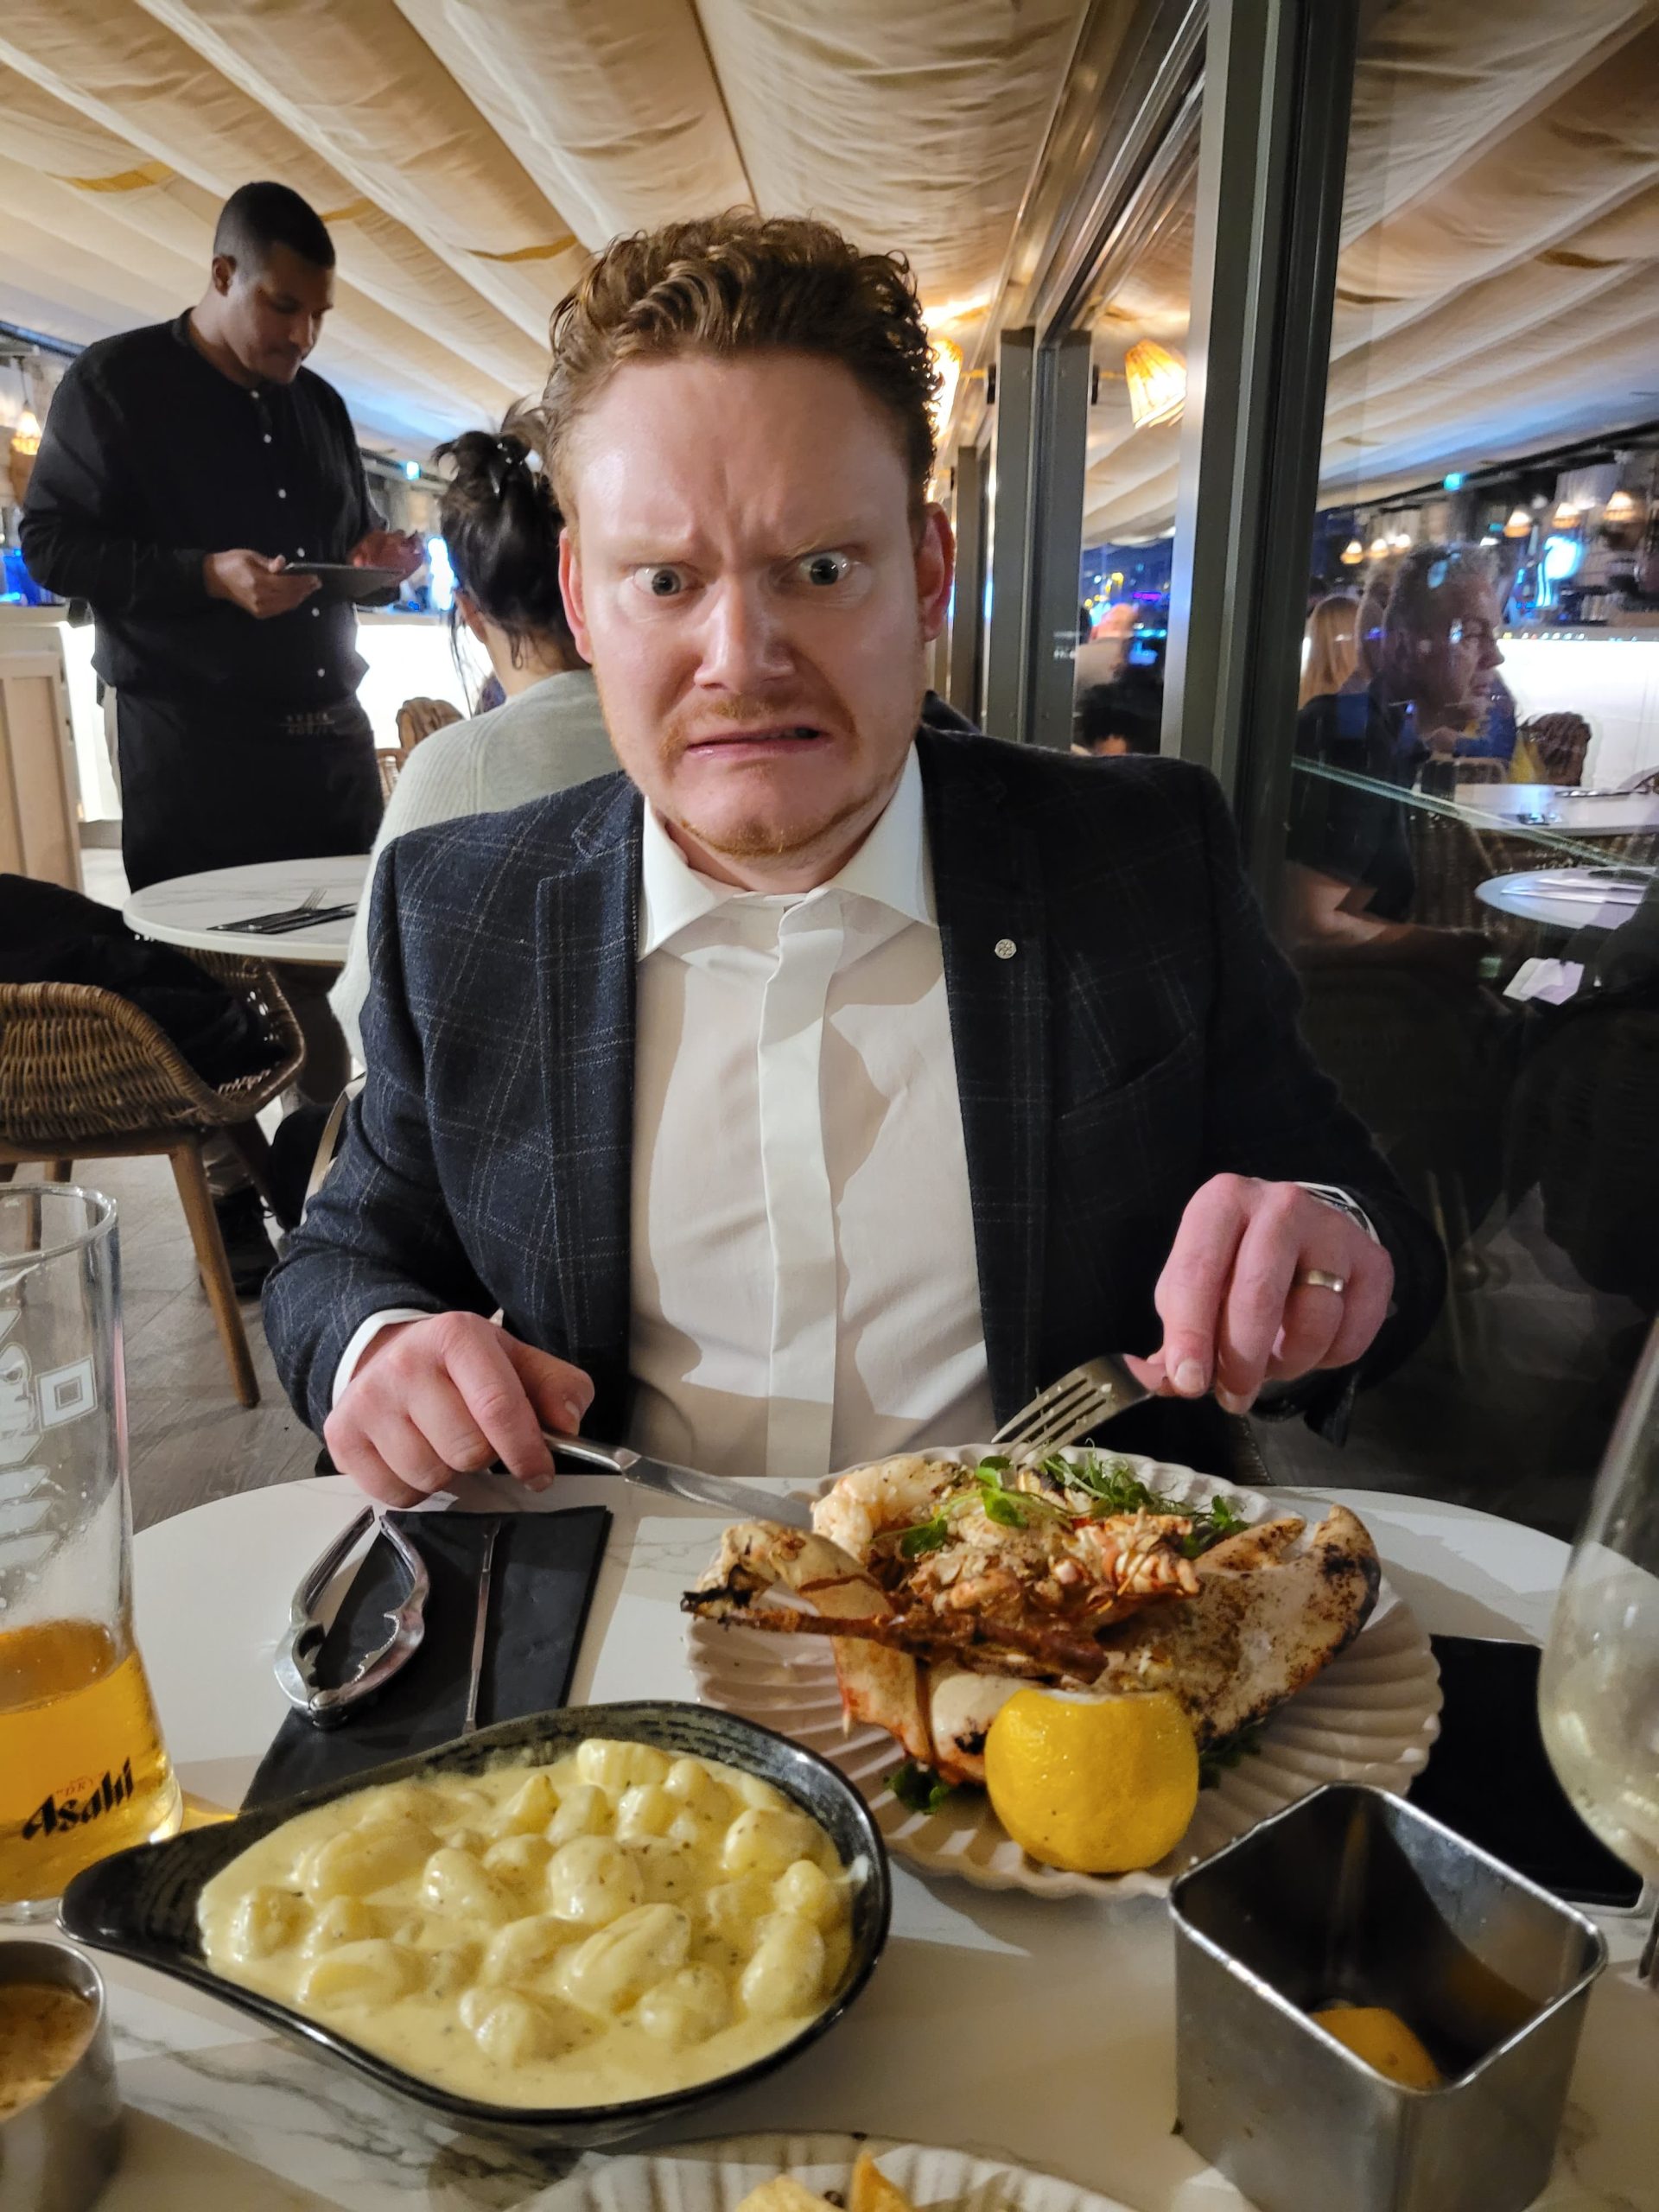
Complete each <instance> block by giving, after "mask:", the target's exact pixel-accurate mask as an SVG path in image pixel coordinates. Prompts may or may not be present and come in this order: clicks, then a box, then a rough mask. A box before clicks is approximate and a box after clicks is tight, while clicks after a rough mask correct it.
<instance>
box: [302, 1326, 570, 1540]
mask: <svg viewBox="0 0 1659 2212" xmlns="http://www.w3.org/2000/svg"><path fill="white" fill-rule="evenodd" d="M593 1399H594V1386H593V1384H592V1383H591V1382H590V1381H589V1380H588V1377H587V1376H585V1375H584V1374H583V1373H582V1370H581V1369H580V1368H579V1367H572V1366H570V1365H569V1363H568V1362H566V1361H564V1360H563V1359H555V1358H554V1357H553V1356H552V1354H551V1353H550V1352H544V1351H534V1350H533V1349H532V1348H531V1346H530V1345H529V1344H520V1343H519V1341H518V1338H516V1337H510V1336H509V1335H508V1334H507V1332H506V1331H505V1329H502V1328H498V1327H497V1325H495V1323H494V1322H493V1321H486V1320H483V1319H480V1316H479V1315H478V1314H476V1313H435V1314H433V1315H431V1316H430V1317H429V1319H425V1320H422V1321H392V1322H389V1323H388V1324H387V1325H386V1326H385V1328H384V1329H382V1330H381V1331H380V1332H379V1334H378V1336H376V1337H374V1338H372V1339H371V1341H370V1343H369V1344H368V1347H367V1349H366V1350H365V1352H364V1354H363V1357H362V1358H361V1359H360V1360H359V1362H358V1363H357V1368H356V1370H355V1372H354V1373H353V1376H352V1379H351V1381H350V1382H349V1383H347V1384H346V1388H345V1389H344V1390H343V1391H342V1392H341V1393H340V1402H339V1403H338V1405H336V1406H335V1408H334V1411H333V1413H331V1414H329V1416H328V1419H327V1421H326V1422H325V1423H324V1425H323V1431H322V1435H323V1441H324V1442H325V1443H326V1444H327V1446H328V1452H329V1456H330V1458H331V1459H333V1460H334V1465H335V1466H337V1467H338V1468H339V1469H340V1472H341V1474H343V1475H349V1476H350V1477H351V1478H352V1480H353V1482H354V1483H357V1484H359V1486H360V1487H361V1488H362V1489H364V1490H365V1491H367V1492H368V1493H369V1496H370V1497H373V1498H378V1500H379V1502H380V1503H381V1504H383V1505H415V1504H418V1503H419V1502H420V1500H421V1499H422V1498H423V1497H426V1496H428V1495H429V1493H430V1492H431V1491H436V1490H442V1489H443V1487H444V1486H445V1484H447V1483H448V1481H449V1480H450V1478H451V1477H452V1476H453V1475H454V1473H456V1472H457V1471H460V1472H469V1471H474V1470H476V1469H479V1468H482V1467H487V1466H490V1465H493V1462H494V1461H496V1460H497V1459H499V1461H500V1462H501V1464H502V1465H503V1466H504V1467H505V1469H506V1470H507V1471H508V1473H509V1474H512V1475H516V1476H518V1479H519V1480H520V1481H521V1482H522V1483H524V1485H525V1486H526V1488H528V1489H531V1490H545V1489H546V1488H547V1486H548V1484H550V1482H551V1481H552V1480H553V1461H552V1458H551V1456H550V1453H549V1452H548V1448H547V1446H546V1445H545V1444H543V1441H542V1435H541V1432H542V1430H543V1428H550V1429H557V1430H561V1431H563V1433H565V1434H567V1435H571V1436H574V1435H575V1432H576V1430H577V1429H578V1428H579V1427H580V1426H581V1423H582V1415H583V1414H585V1413H586V1412H587V1410H588V1407H589V1406H590V1405H591V1404H592V1403H593Z"/></svg>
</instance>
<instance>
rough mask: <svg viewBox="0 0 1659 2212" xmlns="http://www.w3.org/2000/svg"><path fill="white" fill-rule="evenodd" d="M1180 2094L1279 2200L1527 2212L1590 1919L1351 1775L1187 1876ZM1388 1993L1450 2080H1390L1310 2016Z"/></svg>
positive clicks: (1326, 2206) (1295, 2206)
mask: <svg viewBox="0 0 1659 2212" xmlns="http://www.w3.org/2000/svg"><path fill="white" fill-rule="evenodd" d="M1170 1904H1171V1908H1172V1910H1173V1917H1174V1922H1175V1931H1176V1932H1175V1975H1176V2006H1177V2038H1178V2044H1177V2103H1178V2108H1179V2113H1180V2120H1181V2128H1182V2133H1184V2135H1185V2138H1186V2140H1187V2141H1188V2143H1189V2144H1191V2145H1192V2148H1193V2149H1194V2150H1195V2151H1196V2152H1198V2154H1199V2155H1200V2156H1201V2157H1203V2158H1207V2159H1208V2160H1209V2161H1210V2163H1211V2164H1212V2165H1215V2166H1218V2167H1219V2168H1220V2169H1221V2171H1222V2172H1223V2173H1224V2174H1225V2175H1226V2176H1227V2177H1228V2179H1229V2180H1230V2181H1231V2182H1232V2183H1234V2184H1235V2186H1236V2188H1238V2189H1239V2190H1242V2191H1243V2194H1244V2195H1245V2196H1248V2197H1249V2199H1250V2201H1251V2202H1252V2203H1253V2204H1255V2205H1257V2206H1259V2207H1260V2208H1261V2212H1334V2208H1336V2207H1338V2206H1340V2207H1341V2208H1342V2212H1522V2207H1523V2206H1526V2205H1529V2204H1530V2203H1531V2202H1532V2201H1533V2199H1534V2198H1535V2196H1537V2195H1538V2193H1539V2191H1540V2190H1541V2189H1542V2188H1543V2187H1544V2184H1545V2183H1546V2182H1547V2181H1548V2178H1549V2171H1550V2167H1551V2165H1552V2164H1553V2163H1554V2151H1555V2139H1556V2135H1557V2133H1559V2131H1560V2123H1561V2112H1562V2107H1563V2106H1564V2105H1565V2102H1566V2099H1567V2082H1568V2079H1569V2077H1570V2075H1571V2074H1572V2071H1573V2058H1574V2056H1575V2054H1576V2052H1577V2050H1578V2042H1579V2033H1580V2029H1581V2028H1582V2026H1583V2024H1584V2012H1585V2006H1586V2004H1587V2003H1588V2001H1589V1994H1590V1986H1591V1984H1592V1982H1593V1981H1594V1980H1595V1978H1596V1976H1597V1975H1598V1974H1599V1973H1600V1971H1601V1969H1602V1967H1603V1966H1604V1965H1605V1963H1606V1958H1607V1947H1606V1944H1605V1942H1603V1940H1602V1937H1601V1935H1600V1932H1599V1930H1598V1929H1597V1928H1596V1927H1595V1926H1594V1924H1593V1923H1592V1922H1591V1921H1589V1920H1586V1918H1585V1916H1584V1915H1583V1914H1582V1913H1579V1912H1574V1911H1573V1910H1572V1908H1571V1907H1570V1906H1567V1905H1564V1904H1560V1902H1559V1901H1558V1900H1557V1899H1556V1898H1554V1897H1552V1896H1551V1895H1550V1894H1549V1892H1548V1891H1547V1890H1542V1889H1540V1888H1539V1887H1538V1886H1537V1885H1535V1883H1532V1882H1529V1881H1527V1880H1526V1879H1525V1878H1523V1877H1522V1876H1521V1875H1519V1874H1516V1873H1514V1872H1511V1870H1510V1868H1508V1867H1507V1866H1503V1865H1502V1864H1501V1862H1500V1861H1499V1860H1497V1859H1493V1858H1491V1856H1489V1854H1488V1853H1485V1852H1484V1851H1480V1850H1478V1849H1477V1848H1476V1847H1475V1846H1474V1845H1472V1844H1470V1843H1465V1841H1464V1840H1463V1838H1462V1837H1461V1836H1459V1835H1455V1834H1453V1833H1452V1830H1451V1829H1450V1828H1448V1827H1443V1826H1442V1825H1441V1824H1440V1821H1435V1820H1431V1819H1430V1818H1429V1816H1428V1815H1427V1814H1426V1813H1420V1812H1418V1811H1416V1810H1415V1809H1414V1808H1413V1807H1412V1806H1411V1805H1409V1804H1408V1803H1407V1802H1405V1800H1404V1799H1403V1798H1399V1797H1395V1796H1390V1795H1389V1793H1388V1792H1386V1791H1384V1790H1381V1789H1366V1788H1362V1787H1360V1786H1358V1785H1356V1784H1352V1783H1337V1784H1333V1785H1332V1786H1331V1787H1329V1788H1327V1789H1320V1790H1317V1791H1315V1792H1314V1793H1313V1796H1309V1797H1305V1798H1303V1799H1302V1800H1301V1801H1300V1802H1299V1803H1297V1804H1295V1805H1293V1806H1291V1807H1290V1808H1288V1809H1287V1811H1285V1812H1283V1813H1280V1814H1278V1815H1275V1816H1274V1818H1273V1819H1271V1820H1267V1821H1262V1823H1261V1824H1260V1825H1259V1826H1258V1827H1255V1828H1252V1829H1251V1831H1250V1832H1249V1834H1248V1835H1246V1836H1243V1837H1241V1838H1240V1840H1238V1841H1237V1842H1236V1843H1233V1844H1230V1845H1229V1846H1228V1847H1227V1848H1226V1849H1225V1850H1224V1851H1220V1852H1217V1853H1216V1855H1215V1856H1214V1857H1213V1858H1212V1859H1205V1861H1204V1862H1203V1863H1202V1864H1201V1865H1199V1866H1195V1867H1193V1868H1192V1870H1191V1871H1190V1872H1187V1873H1185V1874H1184V1875H1182V1876H1181V1877H1180V1878H1179V1880H1178V1881H1177V1882H1176V1883H1175V1884H1174V1885H1173V1888H1172V1889H1171V1891H1170ZM1342 2003H1347V2004H1353V2005H1386V2006H1388V2007H1389V2009H1390V2010H1391V2011H1393V2012H1396V2013H1398V2014H1399V2015H1400V2017H1401V2018H1402V2019H1404V2020H1405V2021H1406V2023H1407V2024H1408V2025H1409V2026H1410V2027H1411V2028H1413V2029H1414V2031H1416V2033H1417V2034H1418V2035H1419V2036H1420V2037H1421V2038H1422V2040H1423V2041H1424V2043H1425V2044H1427V2046H1428V2048H1429V2051H1430V2053H1431V2055H1432V2056H1433V2058H1434V2059H1435V2061H1436V2063H1437V2064H1438V2065H1439V2066H1440V2070H1441V2072H1442V2074H1443V2075H1445V2076H1446V2079H1445V2081H1444V2082H1443V2085H1442V2086H1441V2087H1440V2088H1436V2089H1408V2088H1401V2087H1399V2086H1398V2085H1397V2084H1395V2082H1389V2081H1388V2080H1386V2079H1385V2078H1384V2077H1383V2075H1381V2074H1379V2073H1377V2072H1376V2070H1375V2069H1374V2068H1372V2067H1370V2066H1369V2065H1367V2064H1366V2063H1365V2062H1364V2061H1363V2059H1361V2058H1358V2057H1357V2056H1355V2055H1354V2054H1353V2053H1352V2052H1351V2051H1350V2050H1347V2049H1346V2048H1345V2047H1344V2045H1343V2044H1339V2043H1338V2041H1337V2040H1336V2038H1335V2037H1334V2036H1331V2035H1327V2034H1326V2033H1325V2030H1324V2029H1322V2028H1320V2027H1318V2026H1316V2025H1315V2024H1314V2022H1313V2020H1312V2019H1310V2018H1309V2017H1308V2015H1309V2013H1310V2012H1313V2011H1314V2010H1315V2009H1318V2008H1319V2007H1322V2006H1325V2005H1331V2004H1342Z"/></svg>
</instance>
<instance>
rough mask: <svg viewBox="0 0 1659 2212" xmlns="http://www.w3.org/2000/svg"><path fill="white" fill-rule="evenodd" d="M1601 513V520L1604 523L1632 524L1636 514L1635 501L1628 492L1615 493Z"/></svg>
mask: <svg viewBox="0 0 1659 2212" xmlns="http://www.w3.org/2000/svg"><path fill="white" fill-rule="evenodd" d="M1601 512H1602V519H1603V520H1604V521H1605V522H1634V521H1635V519H1636V514H1637V506H1636V501H1635V500H1634V499H1632V498H1631V497H1630V493H1628V492H1615V493H1614V494H1613V496H1612V498H1611V499H1609V500H1608V502H1607V504H1606V505H1605V507H1604V508H1603V509H1602V511H1601Z"/></svg>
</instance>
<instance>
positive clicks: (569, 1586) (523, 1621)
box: [243, 1505, 611, 1809]
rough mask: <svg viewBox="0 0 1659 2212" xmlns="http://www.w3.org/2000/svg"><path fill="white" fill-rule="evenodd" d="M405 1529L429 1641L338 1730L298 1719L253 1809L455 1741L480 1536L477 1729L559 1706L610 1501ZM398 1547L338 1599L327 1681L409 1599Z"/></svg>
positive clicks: (323, 1664)
mask: <svg viewBox="0 0 1659 2212" xmlns="http://www.w3.org/2000/svg"><path fill="white" fill-rule="evenodd" d="M387 1518H388V1519H389V1520H395V1521H396V1522H397V1525H398V1528H399V1529H400V1530H401V1532H402V1533H403V1534H404V1535H405V1536H407V1537H408V1539H409V1541H410V1542H411V1543H412V1544H413V1545H414V1546H415V1548H416V1550H417V1551H418V1552H419V1553H420V1554H421V1557H422V1558H423V1560H425V1562H426V1569H427V1573H429V1576H430V1577H431V1580H432V1588H431V1592H430V1594H429V1597H428V1599H427V1601H426V1612H425V1619H426V1633H425V1635H424V1636H423V1638H422V1641H421V1646H420V1649H419V1650H417V1651H416V1653H415V1654H414V1656H412V1657H411V1658H410V1660H409V1661H408V1662H406V1663H405V1664H404V1667H403V1668H402V1669H400V1670H399V1671H398V1672H397V1674H396V1675H393V1677H392V1678H391V1681H390V1682H388V1683H387V1685H386V1687H385V1688H384V1689H383V1690H382V1691H381V1692H380V1693H379V1694H378V1696H376V1697H374V1698H373V1699H372V1700H369V1701H367V1702H366V1703H365V1704H363V1705H361V1706H358V1707H354V1708H353V1710H352V1711H351V1712H350V1713H348V1715H347V1717H346V1719H345V1720H343V1721H342V1722H340V1725H339V1726H337V1727H333V1728H318V1727H316V1726H314V1724H313V1723H312V1722H310V1721H309V1720H307V1719H304V1718H303V1717H302V1715H301V1714H300V1713H289V1716H288V1718H287V1719H285V1720H284V1721H283V1725H282V1726H281V1728H280V1729H278V1731H277V1738H276V1740H275V1742H274V1743H273V1744H272V1745H271V1747H270V1750H269V1751H267V1752H266V1753H265V1756H264V1758H263V1760H261V1762H260V1764H259V1770H258V1772H257V1774H256V1775H255V1776H254V1778H253V1782H252V1783H251V1787H250V1788H249V1790H248V1794H247V1796H246V1797H245V1799H244V1800H243V1804H244V1807H245V1808H246V1809H251V1808H253V1807H255V1806H258V1805H268V1804H272V1803H274V1802H277V1800H278V1799H280V1798H284V1797H293V1796H298V1795H299V1794H300V1792H302V1790H307V1789H321V1787H322V1786H323V1784H324V1783H331V1782H340V1781H344V1780H346V1779H347V1778H348V1777H351V1776H352V1775H354V1774H360V1773H365V1772H366V1771H367V1770H368V1769H369V1768H371V1767H376V1766H384V1765H385V1764H388V1763H389V1762H390V1761H391V1760H393V1759H400V1758H408V1757H409V1755H410V1753H411V1752H413V1751H430V1750H431V1749H432V1748H433V1747H434V1746H435V1745H438V1744H448V1743H451V1742H453V1741H454V1738H456V1737H457V1736H459V1735H460V1733H461V1722H462V1719H463V1718H464V1716H465V1713H466V1710H467V1678H468V1674H469V1671H470V1668H471V1663H472V1652H473V1629H474V1623H475V1621H476V1619H477V1616H478V1586H479V1577H480V1573H481V1571H482V1567H483V1563H484V1545H485V1540H486V1536H487V1535H488V1533H489V1530H490V1529H491V1527H492V1526H497V1527H499V1531H500V1533H499V1536H498V1537H497V1539H496V1548H495V1558H494V1562H493V1577H492V1591H491V1597H490V1612H489V1625H488V1630H487V1636H486V1643H485V1649H484V1664H483V1669H482V1673H481V1675H480V1680H479V1697H478V1725H479V1726H480V1728H488V1727H491V1726H493V1725H494V1723H495V1722H497V1721H499V1720H518V1719H524V1717H525V1716H526V1715H527V1714H530V1713H546V1712H549V1711H550V1710H551V1709H552V1708H554V1707H556V1706H561V1705H563V1703H564V1702H565V1700H566V1698H567V1697H568V1695H569V1688H570V1676H571V1673H572V1670H573V1669H574V1668H575V1661H576V1653H577V1651H578V1650H579V1649H581V1645H582V1624H583V1623H584V1622H585V1621H586V1619H587V1617H588V1604H589V1601H590V1600H591V1599H592V1597H593V1592H594V1580H595V1579H596V1577H597V1575H598V1573H599V1565H600V1561H601V1560H602V1559H603V1557H604V1556H605V1543H606V1539H607V1535H608V1534H609V1532H610V1525H611V1516H610V1512H609V1510H608V1508H607V1507H605V1506H602V1505H578V1506H571V1507H569V1508H568V1509H567V1510H564V1511H563V1512H558V1513H508V1514H493V1513H459V1512H450V1513H397V1514H390V1515H388V1516H387ZM407 1587H408V1578H407V1576H406V1574H405V1573H404V1570H403V1569H402V1568H401V1567H399V1565H398V1563H397V1556H396V1554H394V1553H393V1551H392V1548H391V1545H390V1544H389V1543H388V1542H387V1541H385V1538H384V1537H378V1538H377V1539H376V1541H375V1542H374V1543H373V1545H372V1547H371V1548H370V1549H369V1551H368V1553H367V1554H366V1555H365V1559H364V1560H363V1563H362V1565H361V1567H359V1569H358V1572H357V1574H356V1576H355V1578H354V1580H353V1582H352V1585H351V1586H350V1588H349V1589H348V1590H347V1591H346V1594H345V1596H344V1598H343V1599H341V1601H340V1611H339V1612H338V1613H337V1614H336V1615H335V1617H334V1622H333V1623H332V1624H331V1625H330V1627H329V1630H328V1632H327V1636H326V1637H324V1639H323V1644H322V1650H321V1655H320V1656H319V1658H318V1662H317V1679H318V1681H320V1682H337V1681H340V1680H342V1679H343V1677H344V1676H345V1675H346V1674H348V1673H349V1672H350V1670H351V1668H352V1666H353V1663H354V1662H355V1661H356V1660H357V1659H358V1658H359V1657H360V1656H362V1655H363V1654H364V1653H365V1652H366V1651H370V1650H372V1649H374V1648H375V1646H376V1645H378V1644H379V1643H382V1642H384V1641H385V1634H386V1623H385V1616H386V1614H387V1612H388V1611H390V1610H391V1608H392V1607H394V1606H396V1605H398V1604H399V1603H401V1601H402V1600H403V1599H404V1596H405V1595H406V1594H407Z"/></svg>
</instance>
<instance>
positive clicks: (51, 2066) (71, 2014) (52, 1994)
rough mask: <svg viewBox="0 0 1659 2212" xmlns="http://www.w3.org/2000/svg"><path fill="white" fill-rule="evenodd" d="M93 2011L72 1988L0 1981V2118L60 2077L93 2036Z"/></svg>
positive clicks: (59, 2079)
mask: <svg viewBox="0 0 1659 2212" xmlns="http://www.w3.org/2000/svg"><path fill="white" fill-rule="evenodd" d="M97 2024H98V2016H97V2014H96V2013H95V2012H93V2010H92V2006H91V2005H89V2004H88V2003H87V2002H86V1999H85V1998H84V1997H78V1996H77V1995H76V1994H75V1993H74V1991H73V1989H59V1988H56V1987H54V1986H52V1985H51V1984H49V1983H48V1982H43V1981H7V1982H0V2120H4V2119H6V2118H7V2117H8V2116H9V2115H10V2113H15V2112H21V2111H22V2108H23V2107H24V2106H25V2105H28V2104H33V2103H34V2101H35V2098H36V2097H43V2096H44V2095H45V2094H46V2093H47V2091H48V2089H49V2088H51V2087H52V2085H53V2083H54V2082H59V2081H61V2080H62V2078H63V2076H64V2075H66V2074H67V2072H68V2071H69V2069H70V2068H71V2067H72V2066H73V2064H74V2063H75V2061H76V2060H77V2059H78V2058H79V2056H80V2054H81V2053H82V2051H83V2050H86V2046H87V2044H89V2043H91V2041H92V2030H93V2029H94V2027H95V2026H96V2025H97Z"/></svg>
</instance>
